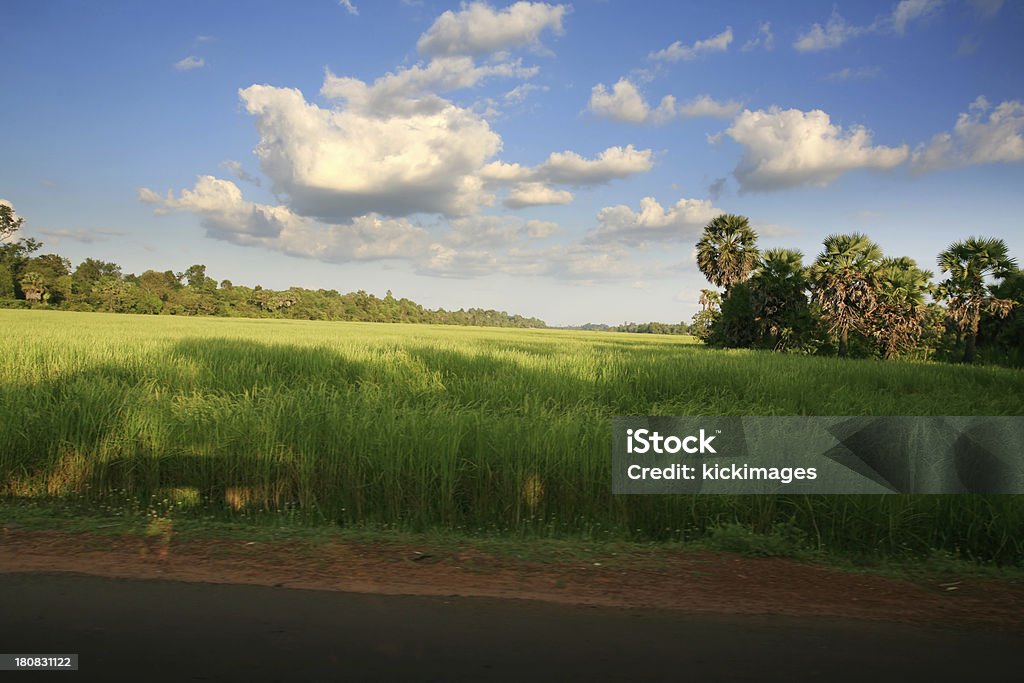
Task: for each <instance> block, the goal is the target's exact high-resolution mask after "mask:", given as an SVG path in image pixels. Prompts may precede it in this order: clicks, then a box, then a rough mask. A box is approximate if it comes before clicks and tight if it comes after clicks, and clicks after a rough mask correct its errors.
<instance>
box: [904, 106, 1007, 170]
mask: <svg viewBox="0 0 1024 683" xmlns="http://www.w3.org/2000/svg"><path fill="white" fill-rule="evenodd" d="M986 115H987V116H986ZM1018 161H1024V103H1021V102H1020V101H1019V100H1012V101H1006V102H1003V103H1001V104H1000V105H999V106H997V107H995V108H993V107H992V105H991V104H990V103H989V101H988V100H987V99H985V98H984V97H979V98H978V99H976V100H974V102H972V103H971V104H970V106H969V107H968V109H967V112H965V113H962V114H960V115H959V116H958V117H957V120H956V125H955V126H954V127H953V131H952V132H950V133H939V134H938V135H936V136H935V137H933V138H932V139H931V141H930V142H928V144H921V145H919V146H918V147H917V149H915V150H914V156H913V160H912V162H911V169H912V170H914V171H916V172H923V171H932V170H936V169H941V168H951V167H955V166H973V165H976V164H994V163H1013V162H1018Z"/></svg>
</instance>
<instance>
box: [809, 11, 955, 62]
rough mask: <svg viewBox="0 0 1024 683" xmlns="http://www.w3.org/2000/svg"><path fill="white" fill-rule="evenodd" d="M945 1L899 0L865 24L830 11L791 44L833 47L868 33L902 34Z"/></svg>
mask: <svg viewBox="0 0 1024 683" xmlns="http://www.w3.org/2000/svg"><path fill="white" fill-rule="evenodd" d="M943 4H944V0H900V2H899V3H897V4H896V5H895V6H894V7H893V9H892V11H891V12H889V13H888V14H883V15H880V16H878V17H876V18H875V19H874V21H872V22H871V23H870V24H868V25H867V26H858V25H855V24H851V23H849V22H847V21H846V20H845V19H843V17H842V16H840V14H839V12H838V11H837V10H836V9H833V10H832V16H831V17H829V20H828V22H827V23H826V24H825V26H822V25H821V24H818V23H815V24H814V25H813V26H811V28H810V30H808V31H807V32H806V33H803V34H801V35H800V36H798V37H797V39H796V42H794V43H793V47H794V48H796V49H797V50H798V51H800V52H817V51H820V50H832V49H835V48H837V47H840V46H841V45H843V44H844V43H846V42H848V41H850V40H852V39H854V38H858V37H860V36H863V35H868V34H878V33H888V34H896V35H899V36H902V35H903V34H904V33H905V32H906V30H907V25H908V24H910V23H911V22H914V21H918V20H921V19H924V18H926V17H928V16H931V15H933V14H935V13H936V12H937V11H938V10H939V9H940V8H941V7H942V5H943Z"/></svg>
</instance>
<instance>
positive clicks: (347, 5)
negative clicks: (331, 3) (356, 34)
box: [338, 0, 359, 17]
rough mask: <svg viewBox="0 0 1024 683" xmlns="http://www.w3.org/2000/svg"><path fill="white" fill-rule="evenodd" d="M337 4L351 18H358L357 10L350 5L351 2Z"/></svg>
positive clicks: (345, 0)
mask: <svg viewBox="0 0 1024 683" xmlns="http://www.w3.org/2000/svg"><path fill="white" fill-rule="evenodd" d="M338 4H339V5H341V6H342V7H344V8H345V11H346V12H348V13H349V14H351V15H352V16H354V17H358V16H359V8H358V7H356V6H355V5H353V4H352V0H338Z"/></svg>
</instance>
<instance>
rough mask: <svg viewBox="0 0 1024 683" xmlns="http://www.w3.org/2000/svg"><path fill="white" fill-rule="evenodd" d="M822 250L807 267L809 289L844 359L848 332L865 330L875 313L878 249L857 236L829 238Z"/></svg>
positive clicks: (848, 339) (832, 236)
mask: <svg viewBox="0 0 1024 683" xmlns="http://www.w3.org/2000/svg"><path fill="white" fill-rule="evenodd" d="M824 246H825V249H824V250H823V251H822V252H821V253H820V254H818V258H817V259H816V260H815V262H814V265H813V266H811V288H812V291H813V294H814V297H815V299H817V301H818V303H819V304H820V305H821V311H822V313H823V314H824V315H825V317H826V318H828V320H829V322H830V323H831V326H830V330H829V331H830V332H832V333H838V334H839V355H840V356H841V357H846V356H847V355H848V353H849V348H850V347H849V342H850V337H849V335H850V330H851V329H861V330H862V329H865V328H866V327H867V323H868V321H869V319H870V318H869V317H870V315H871V313H872V312H873V311H874V309H875V305H876V302H877V296H878V292H877V290H878V267H879V265H880V262H881V260H882V249H881V247H879V246H878V245H877V244H875V243H874V242H872V241H871V240H870V239H869V238H868V236H867V235H864V234H861V233H859V232H855V233H851V234H849V235H829V236H828V237H826V238H825V242H824Z"/></svg>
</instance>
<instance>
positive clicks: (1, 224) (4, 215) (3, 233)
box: [0, 202, 25, 241]
mask: <svg viewBox="0 0 1024 683" xmlns="http://www.w3.org/2000/svg"><path fill="white" fill-rule="evenodd" d="M24 222H25V219H24V218H22V217H20V216H18V215H17V214H16V213H14V207H13V206H11V205H10V204H7V203H6V202H0V241H2V240H6V239H7V238H8V237H11V236H13V235H14V233H16V232H18V230H19V229H20V228H21V226H22V224H24Z"/></svg>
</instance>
